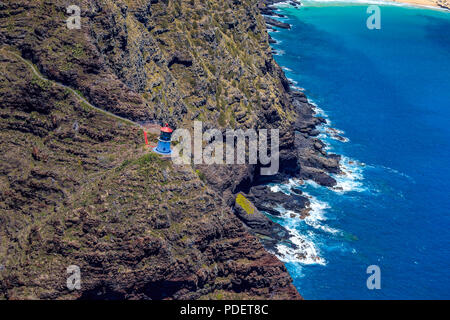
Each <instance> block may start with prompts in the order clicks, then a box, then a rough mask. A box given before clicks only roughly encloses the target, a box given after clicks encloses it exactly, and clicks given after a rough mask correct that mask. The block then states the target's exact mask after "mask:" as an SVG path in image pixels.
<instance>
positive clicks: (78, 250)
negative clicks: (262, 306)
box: [0, 52, 299, 299]
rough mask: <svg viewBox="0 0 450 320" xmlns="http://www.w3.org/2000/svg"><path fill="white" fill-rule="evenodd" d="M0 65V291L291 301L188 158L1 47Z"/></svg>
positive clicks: (278, 270)
mask: <svg viewBox="0 0 450 320" xmlns="http://www.w3.org/2000/svg"><path fill="white" fill-rule="evenodd" d="M0 70H1V74H2V75H4V77H2V78H1V79H0V83H1V87H0V88H1V90H0V97H1V101H2V108H1V115H0V116H1V119H2V121H1V136H2V143H1V144H0V158H1V166H0V170H1V193H0V203H1V207H0V222H1V223H0V226H1V227H0V237H1V240H2V241H1V243H0V264H1V266H2V268H1V270H0V298H8V299H21V298H31V299H35V298H40V299H55V298H81V299H115V298H120V299H123V298H150V299H164V298H174V299H199V298H213V299H220V298H238V299H240V298H249V299H252V298H278V299H291V298H299V295H298V293H297V291H296V290H295V288H294V287H293V286H292V284H291V279H290V277H289V275H288V274H287V272H286V269H285V267H284V266H283V265H282V264H281V263H280V262H279V261H278V260H277V259H276V258H275V257H274V256H273V255H271V254H269V253H267V252H266V251H265V250H264V249H263V247H262V246H261V244H260V243H259V241H258V240H257V239H256V238H254V237H253V236H251V235H250V234H249V233H248V232H247V231H246V230H245V229H244V227H243V225H242V224H241V223H240V222H239V220H238V219H237V218H236V217H235V216H234V214H233V213H232V212H231V211H230V208H228V207H227V206H224V205H223V204H222V201H221V198H220V196H219V195H217V194H216V193H215V192H214V191H213V190H211V189H210V188H209V187H208V186H206V185H205V183H204V182H203V181H201V180H200V179H199V177H198V176H197V175H196V174H195V173H194V172H193V170H192V168H191V167H190V166H187V167H180V166H177V167H175V166H173V165H172V162H171V161H170V160H164V159H161V158H160V157H159V156H157V155H155V154H152V153H148V149H146V148H145V147H143V146H142V142H141V140H142V132H141V131H140V130H139V129H137V128H135V127H133V126H130V125H129V124H128V123H124V122H120V121H117V120H116V119H113V118H111V117H110V116H109V115H107V114H103V113H101V112H99V111H97V110H93V109H91V108H89V107H88V106H86V105H85V104H83V103H80V102H79V99H77V98H76V97H75V96H74V95H73V94H72V93H70V92H68V91H67V90H63V89H60V88H58V87H56V86H55V85H54V84H52V83H51V82H47V81H42V80H39V79H38V78H37V77H36V76H34V75H33V73H32V72H31V70H30V68H29V67H28V66H27V65H26V64H25V63H23V61H21V60H19V59H17V58H16V57H14V56H13V55H12V54H9V53H5V52H2V53H0ZM70 265H77V266H79V267H80V268H81V275H82V289H81V290H75V291H69V290H68V289H67V287H66V279H67V277H68V275H67V273H66V268H67V267H68V266H70Z"/></svg>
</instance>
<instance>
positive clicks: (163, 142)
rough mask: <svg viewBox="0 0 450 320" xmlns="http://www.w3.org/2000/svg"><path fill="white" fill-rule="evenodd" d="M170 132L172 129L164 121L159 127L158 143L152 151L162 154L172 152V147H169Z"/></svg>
mask: <svg viewBox="0 0 450 320" xmlns="http://www.w3.org/2000/svg"><path fill="white" fill-rule="evenodd" d="M172 132H173V130H172V129H171V128H169V125H168V124H167V123H166V125H165V126H164V127H162V128H161V132H160V135H159V139H158V145H157V146H156V147H155V148H154V149H153V151H155V152H157V153H160V154H163V155H170V154H171V153H172V149H171V148H170V140H171V139H172Z"/></svg>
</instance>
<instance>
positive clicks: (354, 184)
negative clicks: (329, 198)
mask: <svg viewBox="0 0 450 320" xmlns="http://www.w3.org/2000/svg"><path fill="white" fill-rule="evenodd" d="M340 165H341V171H342V173H341V174H334V175H333V178H334V179H335V180H336V182H337V185H336V186H335V187H333V190H334V191H335V192H337V193H346V192H350V191H356V192H363V191H366V188H365V187H364V186H363V183H362V181H363V180H364V176H363V174H362V172H363V169H362V167H363V166H364V164H363V163H359V162H358V161H356V160H353V159H350V158H348V157H346V156H341V162H340Z"/></svg>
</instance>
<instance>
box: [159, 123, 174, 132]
mask: <svg viewBox="0 0 450 320" xmlns="http://www.w3.org/2000/svg"><path fill="white" fill-rule="evenodd" d="M172 131H173V130H172V129H170V128H169V124H168V123H166V124H165V126H164V127H162V128H161V132H167V133H172Z"/></svg>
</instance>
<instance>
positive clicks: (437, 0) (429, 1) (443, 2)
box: [391, 0, 450, 10]
mask: <svg viewBox="0 0 450 320" xmlns="http://www.w3.org/2000/svg"><path fill="white" fill-rule="evenodd" d="M391 1H392V2H398V3H408V4H413V5H419V6H428V7H437V8H447V9H449V10H450V0H401V1H397V0H391Z"/></svg>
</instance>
